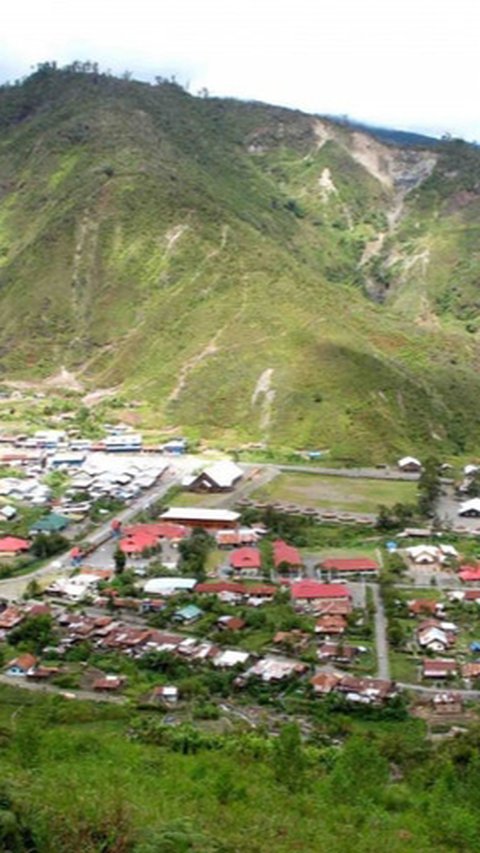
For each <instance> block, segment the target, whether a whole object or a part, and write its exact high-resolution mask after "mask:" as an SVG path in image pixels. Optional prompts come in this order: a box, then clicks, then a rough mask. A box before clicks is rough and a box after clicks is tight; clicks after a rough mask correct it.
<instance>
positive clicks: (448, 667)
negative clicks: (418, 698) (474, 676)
mask: <svg viewBox="0 0 480 853" xmlns="http://www.w3.org/2000/svg"><path fill="white" fill-rule="evenodd" d="M456 669H457V662H456V661H454V660H439V659H437V660H427V659H426V660H424V661H423V672H424V674H426V673H432V674H435V675H438V674H440V673H442V672H455V671H456Z"/></svg>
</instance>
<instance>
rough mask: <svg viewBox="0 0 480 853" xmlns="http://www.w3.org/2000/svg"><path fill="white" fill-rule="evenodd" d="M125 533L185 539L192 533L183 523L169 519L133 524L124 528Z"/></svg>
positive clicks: (127, 534)
mask: <svg viewBox="0 0 480 853" xmlns="http://www.w3.org/2000/svg"><path fill="white" fill-rule="evenodd" d="M123 535H124V536H126V537H129V536H143V535H145V536H153V537H155V538H156V539H183V538H184V537H185V536H189V535H190V530H189V529H188V528H187V527H185V526H184V525H183V524H174V523H172V522H169V521H155V522H151V523H145V524H132V525H131V526H130V527H125V528H124V529H123Z"/></svg>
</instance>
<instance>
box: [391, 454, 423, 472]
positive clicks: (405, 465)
mask: <svg viewBox="0 0 480 853" xmlns="http://www.w3.org/2000/svg"><path fill="white" fill-rule="evenodd" d="M397 465H398V467H399V468H400V471H402V472H403V473H405V474H418V473H419V472H420V471H421V470H422V463H421V462H420V460H419V459H416V458H415V456H404V457H403V458H402V459H399V460H398V462H397Z"/></svg>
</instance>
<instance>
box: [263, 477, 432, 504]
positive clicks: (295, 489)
mask: <svg viewBox="0 0 480 853" xmlns="http://www.w3.org/2000/svg"><path fill="white" fill-rule="evenodd" d="M415 494H416V484H415V483H410V482H405V481H401V480H393V481H388V480H368V479H365V478H360V477H350V478H342V477H329V476H322V475H320V474H314V473H311V474H308V473H307V474H297V473H295V474H293V473H289V474H279V476H278V477H275V479H274V480H271V481H270V483H268V484H267V485H266V486H262V487H261V488H260V489H257V491H255V492H253V494H252V497H253V498H254V499H257V500H259V501H267V500H270V501H284V502H285V503H295V504H299V505H300V506H312V507H318V508H319V509H321V508H328V509H338V510H346V511H348V510H351V511H352V512H370V513H375V512H376V511H377V510H378V507H379V505H380V504H385V505H386V506H392V505H394V504H395V503H398V501H405V502H409V501H413V500H414V499H415Z"/></svg>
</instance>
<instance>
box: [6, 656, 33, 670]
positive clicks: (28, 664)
mask: <svg viewBox="0 0 480 853" xmlns="http://www.w3.org/2000/svg"><path fill="white" fill-rule="evenodd" d="M36 663H37V658H36V657H35V655H29V654H25V655H19V657H18V658H15V659H14V660H11V661H10V663H9V665H8V666H9V668H10V667H12V666H18V667H20V668H21V669H24V670H27V669H31V668H32V666H35V664H36Z"/></svg>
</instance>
